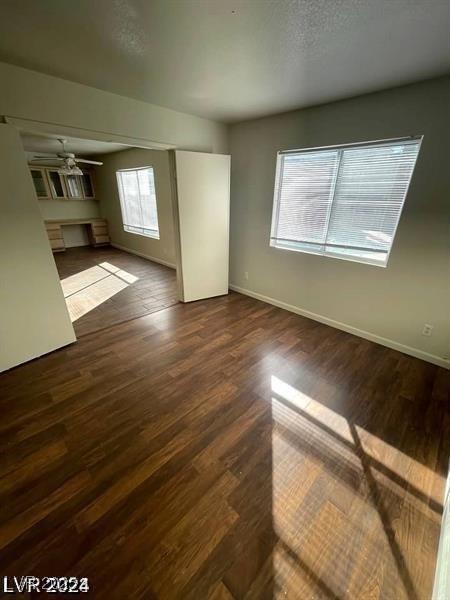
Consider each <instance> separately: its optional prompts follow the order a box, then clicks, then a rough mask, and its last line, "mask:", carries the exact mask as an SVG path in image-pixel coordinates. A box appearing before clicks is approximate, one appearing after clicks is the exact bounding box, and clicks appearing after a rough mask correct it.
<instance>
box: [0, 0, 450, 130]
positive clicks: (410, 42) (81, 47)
mask: <svg viewBox="0 0 450 600" xmlns="http://www.w3.org/2000/svg"><path fill="white" fill-rule="evenodd" d="M449 23H450V1H449V0H309V1H307V0H76V1H75V2H73V1H72V2H70V1H68V0H64V1H63V0H39V1H37V0H1V19H0V60H3V61H5V62H11V63H13V64H17V65H21V66H24V67H27V68H30V69H35V70H37V71H42V72H44V73H48V74H50V75H56V76H58V77H62V78H64V79H69V80H72V81H77V82H80V83H84V84H86V85H90V86H94V87H97V88H100V89H103V90H108V91H111V92H115V93H117V94H121V95H124V96H129V97H132V98H137V99H140V100H146V101H148V102H151V103H154V104H159V105H161V106H166V107H170V108H174V109H176V110H180V111H184V112H187V113H192V114H197V115H200V116H204V117H209V118H213V119H217V120H222V121H236V120H241V119H245V118H251V117H256V116H261V115H264V114H269V113H275V112H280V111H285V110H289V109H292V108H297V107H303V106H310V105H313V104H320V103H323V102H327V101H331V100H336V99H340V98H345V97H349V96H354V95H357V94H361V93H365V92H370V91H375V90H379V89H383V88H387V87H392V86H396V85H401V84H404V83H409V82H412V81H417V80H421V79H426V78H429V77H433V76H435V75H440V74H444V73H447V72H449V71H450V35H449Z"/></svg>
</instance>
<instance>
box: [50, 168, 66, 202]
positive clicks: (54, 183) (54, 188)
mask: <svg viewBox="0 0 450 600" xmlns="http://www.w3.org/2000/svg"><path fill="white" fill-rule="evenodd" d="M47 177H48V183H49V185H50V191H51V193H52V196H53V198H66V197H67V195H66V188H65V185H64V178H63V176H62V175H60V174H59V173H58V171H57V170H50V169H47Z"/></svg>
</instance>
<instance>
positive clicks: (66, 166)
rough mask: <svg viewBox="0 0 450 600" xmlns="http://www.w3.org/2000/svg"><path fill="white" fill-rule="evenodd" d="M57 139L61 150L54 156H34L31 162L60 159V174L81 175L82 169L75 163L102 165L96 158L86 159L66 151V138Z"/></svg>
mask: <svg viewBox="0 0 450 600" xmlns="http://www.w3.org/2000/svg"><path fill="white" fill-rule="evenodd" d="M58 141H59V142H60V143H61V145H62V152H57V153H56V156H34V157H33V158H32V160H31V162H32V163H37V162H45V161H47V162H48V161H49V160H50V161H52V162H53V161H55V160H57V161H60V162H62V165H61V167H60V168H58V171H59V173H61V174H62V175H83V171H82V170H81V169H80V167H79V166H78V165H77V163H86V164H88V165H99V166H101V165H103V163H102V162H99V161H98V160H88V159H87V158H78V157H77V156H75V154H73V152H67V151H66V142H67V140H65V139H63V138H58Z"/></svg>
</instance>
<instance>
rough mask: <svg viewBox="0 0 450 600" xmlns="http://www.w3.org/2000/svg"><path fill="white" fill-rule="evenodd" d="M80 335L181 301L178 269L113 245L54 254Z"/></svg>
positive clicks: (70, 310) (72, 249)
mask: <svg viewBox="0 0 450 600" xmlns="http://www.w3.org/2000/svg"><path fill="white" fill-rule="evenodd" d="M54 256H55V262H56V267H57V269H58V273H59V276H60V279H61V283H62V286H63V290H64V295H65V296H66V302H67V305H68V307H69V312H70V314H71V317H72V319H73V325H74V329H75V333H76V335H77V337H80V336H81V335H85V334H86V333H92V332H93V331H98V330H100V329H104V328H105V327H110V326H111V325H115V324H117V323H122V322H124V321H128V320H129V319H134V318H136V317H140V316H143V315H147V314H150V313H152V312H156V311H158V310H161V309H163V308H167V307H168V306H173V305H174V304H176V303H177V302H178V298H177V290H176V273H175V270H174V269H170V268H169V267H165V266H163V265H160V264H157V263H155V262H151V261H148V260H146V259H144V258H140V257H139V256H135V255H133V254H128V253H127V252H122V251H121V250H118V249H116V248H113V247H111V246H107V247H103V248H92V247H91V246H83V247H80V248H68V249H67V250H66V251H65V252H60V253H57V254H55V255H54Z"/></svg>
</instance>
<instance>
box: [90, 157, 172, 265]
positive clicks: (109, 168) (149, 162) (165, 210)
mask: <svg viewBox="0 0 450 600" xmlns="http://www.w3.org/2000/svg"><path fill="white" fill-rule="evenodd" d="M98 159H99V160H101V161H102V162H103V166H102V167H99V168H98V169H97V173H96V193H97V197H98V198H99V199H100V211H101V214H102V217H104V218H106V219H107V221H108V228H109V235H110V238H111V242H112V243H113V244H117V245H118V246H120V247H122V248H126V249H127V250H130V251H131V252H136V253H138V254H141V255H143V256H147V257H148V258H154V259H156V260H158V261H160V262H162V263H164V264H168V265H169V266H173V267H174V266H175V261H176V259H175V239H174V222H173V211H172V188H171V181H170V168H169V153H168V152H167V151H164V150H143V149H141V148H131V149H129V150H124V151H122V152H113V153H112V154H105V155H103V156H100V157H98ZM135 167H153V170H154V175H155V189H156V204H157V210H158V224H159V236H160V239H159V240H156V239H153V238H150V237H146V236H143V235H137V234H135V233H129V232H128V231H124V229H123V222H122V213H121V210H120V199H119V191H118V189H117V178H116V171H118V170H119V169H133V168H135Z"/></svg>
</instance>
